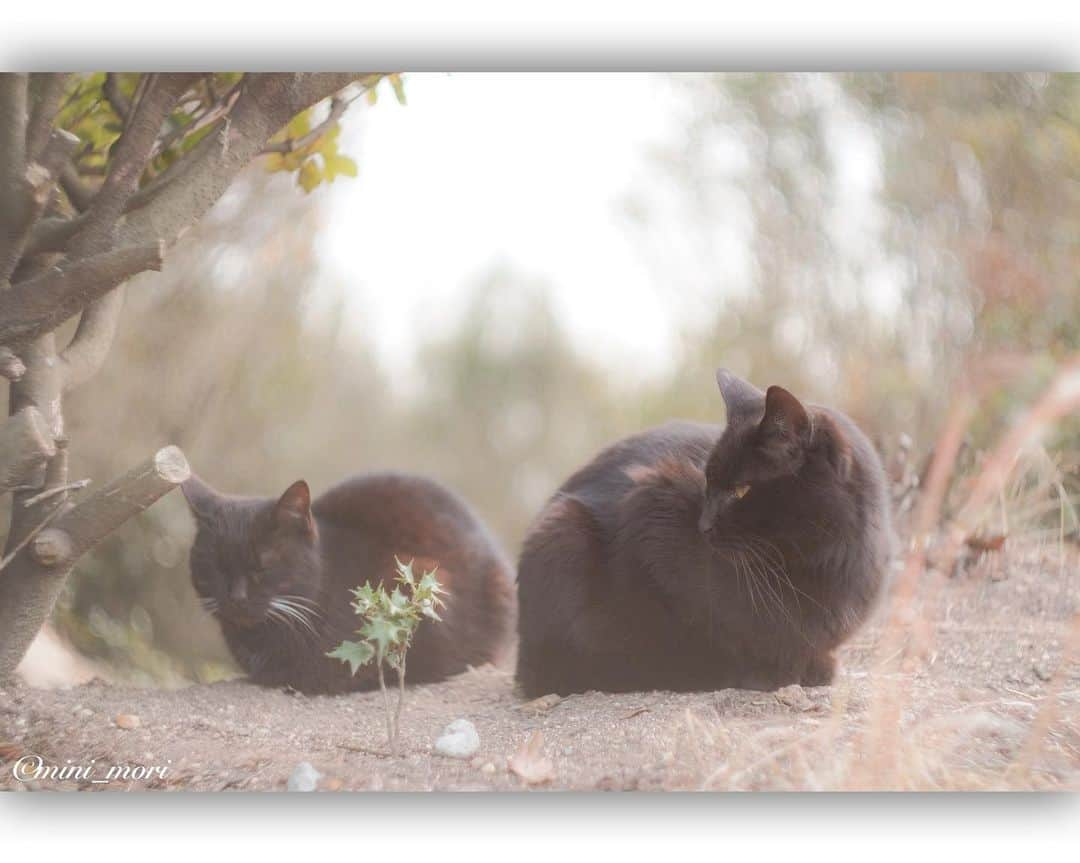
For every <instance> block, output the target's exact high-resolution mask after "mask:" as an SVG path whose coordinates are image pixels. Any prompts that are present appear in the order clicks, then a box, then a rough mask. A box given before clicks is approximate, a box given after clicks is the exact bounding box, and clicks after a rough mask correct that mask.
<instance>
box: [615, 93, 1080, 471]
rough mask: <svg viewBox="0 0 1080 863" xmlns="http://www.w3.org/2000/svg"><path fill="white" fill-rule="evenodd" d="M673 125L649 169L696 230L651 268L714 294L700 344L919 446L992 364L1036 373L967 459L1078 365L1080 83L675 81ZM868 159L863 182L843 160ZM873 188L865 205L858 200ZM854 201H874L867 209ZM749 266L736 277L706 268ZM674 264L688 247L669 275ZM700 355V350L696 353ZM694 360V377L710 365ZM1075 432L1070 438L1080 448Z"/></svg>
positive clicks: (979, 431) (650, 223) (995, 413)
mask: <svg viewBox="0 0 1080 863" xmlns="http://www.w3.org/2000/svg"><path fill="white" fill-rule="evenodd" d="M676 83H677V86H678V88H679V89H680V90H681V92H682V95H684V96H685V97H686V101H687V105H688V108H687V110H686V115H687V120H686V123H685V128H684V129H683V130H682V132H681V134H680V135H679V137H678V138H676V139H675V140H674V141H672V142H671V144H670V146H669V147H668V148H667V149H666V150H664V151H662V152H660V153H659V154H658V156H657V159H658V161H659V162H660V163H661V164H662V165H664V166H665V167H666V169H667V173H668V176H669V177H670V179H671V181H672V183H673V184H674V186H675V187H676V188H677V189H678V190H679V191H677V192H676V193H675V196H676V200H677V202H678V206H679V207H680V208H681V209H680V213H681V216H682V220H681V222H680V224H684V225H687V226H689V228H690V231H691V235H690V236H689V237H686V238H683V237H680V241H681V242H680V243H679V244H675V243H670V242H668V238H669V236H670V233H671V232H660V233H659V235H660V236H662V237H663V238H664V241H665V244H666V247H665V248H663V249H661V250H657V249H655V248H653V249H651V250H650V247H649V243H648V237H649V236H650V235H655V234H657V233H658V232H657V228H658V223H657V218H658V217H656V216H654V215H653V214H654V213H655V212H657V211H658V210H659V208H658V207H656V206H655V201H652V200H649V199H647V198H646V199H644V200H642V199H636V200H635V201H634V202H633V204H634V206H633V212H634V213H635V215H637V217H638V219H639V221H640V222H641V228H640V233H641V234H642V236H643V247H644V248H645V249H646V251H647V253H650V254H653V255H655V256H657V257H658V258H659V259H660V263H658V264H657V268H658V269H660V268H663V269H664V270H665V271H666V272H671V271H673V270H678V269H679V268H680V267H681V268H682V269H683V270H686V271H687V272H690V273H691V274H692V275H691V276H689V277H685V278H684V279H683V281H684V282H685V283H687V284H695V283H696V284H702V285H704V288H703V290H704V291H705V292H706V294H707V295H708V296H709V297H710V298H711V309H712V311H711V313H706V314H705V315H703V316H702V319H703V320H705V321H706V322H707V323H705V324H704V325H701V326H699V327H697V328H696V329H695V331H694V333H692V334H689V335H688V339H689V342H688V344H690V345H691V346H696V345H698V344H701V343H702V342H704V343H707V344H710V345H713V346H714V348H713V350H711V351H710V352H709V359H708V360H707V363H708V362H712V361H714V359H715V360H716V361H723V362H724V364H726V365H730V366H732V367H733V368H736V369H738V370H739V371H741V372H744V373H746V374H747V375H748V376H749V377H750V378H752V379H754V380H756V381H758V382H763V383H769V382H774V381H784V382H785V383H786V385H788V386H790V387H791V388H792V389H794V390H795V391H796V392H800V393H805V394H806V395H807V396H808V397H810V398H814V399H818V400H820V401H827V402H830V403H835V404H838V405H839V406H841V407H843V408H844V409H845V410H847V411H849V412H850V413H851V414H852V415H853V416H855V417H856V418H857V419H858V420H859V421H860V422H861V423H862V424H863V425H864V426H866V427H867V428H868V429H869V430H870V431H871V432H873V433H875V436H876V437H877V438H878V439H879V441H882V442H883V441H884V440H885V439H886V438H888V437H893V438H895V437H896V436H897V435H898V433H899V432H900V431H904V432H906V433H908V434H910V435H912V436H913V437H914V438H915V439H916V440H917V441H919V442H920V443H921V444H922V445H923V447H924V448H925V446H927V445H929V443H930V441H931V438H932V435H933V434H934V433H935V431H936V429H937V423H938V421H939V419H940V416H941V414H942V411H943V409H944V408H945V407H946V406H947V402H948V399H949V394H950V392H952V391H953V388H954V387H955V386H963V385H966V384H965V383H964V377H963V373H964V372H965V371H966V372H969V373H970V372H974V374H976V375H977V374H978V372H979V369H980V366H981V365H982V363H983V361H984V360H985V359H987V358H990V357H999V356H1002V355H1008V356H1013V355H1015V356H1023V357H1026V358H1029V360H1030V361H1029V362H1028V364H1027V371H1026V372H1025V373H1023V374H1021V375H1020V376H1019V377H1018V378H1017V379H1016V381H1015V382H1014V384H1013V385H1012V386H1011V387H1009V388H1008V391H1007V392H1004V393H1002V394H1001V395H1000V396H999V398H998V404H997V405H996V409H995V410H992V411H990V412H988V413H987V415H986V416H985V417H984V418H983V422H982V424H981V426H979V427H977V428H976V430H975V434H976V437H977V440H976V443H983V442H985V441H986V439H987V438H988V437H989V436H991V435H992V434H993V432H994V430H995V429H996V428H1000V423H1001V422H1002V421H1003V420H1005V419H1007V417H1008V415H1009V413H1010V412H1011V411H1014V410H1016V409H1017V407H1018V406H1020V405H1022V404H1024V403H1026V402H1027V401H1028V400H1029V399H1030V397H1031V395H1033V394H1034V393H1035V392H1037V391H1038V390H1039V388H1040V387H1041V386H1043V385H1044V384H1045V383H1046V382H1047V381H1048V380H1049V378H1050V376H1051V374H1052V372H1053V369H1054V366H1055V364H1056V362H1057V361H1059V360H1061V359H1062V358H1063V357H1065V356H1067V355H1068V354H1070V353H1073V352H1075V351H1077V350H1078V349H1080V243H1078V239H1077V238H1078V237H1080V223H1078V222H1080V170H1078V168H1080V126H1078V120H1080V76H1077V75H1071V74H1064V75H1043V74H981V73H979V74H882V75H878V74H865V73H858V74H846V75H776V74H748V75H729V74H717V75H709V76H701V75H693V76H677V78H676ZM860 161H861V162H865V163H866V164H867V165H868V166H869V168H860V167H859V166H858V165H857V164H855V165H853V164H852V163H857V162H860ZM859 183H863V184H869V185H870V187H871V192H872V193H873V194H872V201H873V204H874V206H873V207H872V208H870V209H868V210H860V211H857V212H854V213H853V212H852V210H851V207H853V206H856V205H860V197H859V195H858V194H853V193H852V192H851V187H852V185H853V184H856V185H857V184H859ZM864 197H866V196H864ZM725 230H726V231H729V232H732V233H735V234H736V235H738V236H740V237H741V238H742V240H743V242H744V245H745V248H747V249H749V250H750V255H749V257H750V266H749V271H748V273H747V274H746V277H745V279H741V280H740V279H739V278H735V279H733V278H732V277H731V276H730V275H729V274H730V272H731V268H730V266H729V264H728V262H727V261H726V260H724V259H722V258H719V257H718V255H717V251H716V249H717V247H718V245H719V244H718V243H717V238H718V235H719V234H721V233H722V232H723V231H725ZM671 247H685V248H687V249H689V251H688V252H684V253H683V256H682V260H675V259H673V253H672V252H671V250H670V249H671ZM693 350H696V347H692V348H691V351H693ZM707 363H706V364H707ZM1078 432H1080V429H1078V426H1077V424H1076V423H1075V422H1072V423H1066V424H1064V425H1063V427H1062V428H1061V430H1060V435H1061V439H1062V441H1067V442H1069V443H1070V446H1068V447H1065V449H1067V450H1075V449H1076V446H1075V445H1076V443H1077V441H1078V439H1080V438H1078Z"/></svg>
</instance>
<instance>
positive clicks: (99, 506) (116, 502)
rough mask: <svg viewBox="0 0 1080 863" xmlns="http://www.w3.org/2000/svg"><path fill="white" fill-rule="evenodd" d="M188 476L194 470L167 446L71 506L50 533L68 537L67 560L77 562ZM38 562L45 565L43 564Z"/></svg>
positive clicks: (176, 448)
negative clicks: (68, 551) (68, 549)
mask: <svg viewBox="0 0 1080 863" xmlns="http://www.w3.org/2000/svg"><path fill="white" fill-rule="evenodd" d="M189 476H191V468H189V467H188V463H187V459H186V458H184V454H183V453H182V452H181V451H180V449H179V448H178V447H175V446H168V447H165V449H162V450H158V451H157V452H156V453H155V454H154V455H153V456H152V457H151V458H149V459H147V460H146V461H144V462H143V463H142V464H140V465H139V466H138V467H134V468H132V469H131V470H129V471H128V472H127V473H126V474H124V475H123V476H120V477H117V478H116V479H114V480H113V481H112V482H110V483H109V484H108V485H106V486H104V487H103V488H101V489H99V490H98V491H97V492H95V493H94V494H92V495H90V496H89V497H87V498H86V499H85V500H84V501H82V502H81V503H80V504H78V505H77V506H74V507H72V508H71V509H70V510H69V511H68V512H66V513H64V514H63V515H62V516H60V518H58V519H57V520H56V521H54V522H53V523H52V525H51V527H50V528H49V532H61V533H64V534H66V535H67V537H68V538H69V540H70V553H69V555H68V561H69V562H70V563H74V562H75V561H76V560H78V559H79V558H80V557H82V555H84V554H85V553H86V552H87V551H89V550H90V549H91V548H93V547H94V546H95V545H97V544H98V543H99V542H101V540H103V539H104V538H105V537H106V536H108V535H109V534H110V533H112V532H113V531H114V530H116V528H118V527H120V525H122V524H123V523H124V522H125V521H127V520H128V519H129V518H131V517H132V516H135V515H138V514H139V513H140V512H142V511H143V510H144V509H146V508H147V507H148V506H150V504H152V503H153V502H154V501H156V500H157V499H158V498H159V497H161V496H162V495H163V494H165V493H166V492H167V491H170V490H171V489H173V488H175V487H176V486H178V485H180V483H182V482H183V481H184V480H186V479H187V478H188V477H189ZM45 532H46V531H42V533H45ZM38 539H40V535H39V536H38ZM39 562H41V563H42V564H43V565H45V564H44V562H43V561H39Z"/></svg>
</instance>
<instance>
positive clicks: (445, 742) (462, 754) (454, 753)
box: [435, 719, 480, 758]
mask: <svg viewBox="0 0 1080 863" xmlns="http://www.w3.org/2000/svg"><path fill="white" fill-rule="evenodd" d="M479 748H480V735H479V734H477V733H476V726H475V725H473V724H472V723H471V722H469V720H468V719H455V720H454V721H453V722H451V723H450V724H449V725H447V726H446V728H445V729H443V733H442V735H440V737H439V739H438V740H436V741H435V751H436V752H438V753H439V754H440V755H445V756H446V757H447V758H471V757H472V756H473V755H475V754H476V750H478V749H479Z"/></svg>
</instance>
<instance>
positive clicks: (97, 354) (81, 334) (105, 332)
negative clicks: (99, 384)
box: [59, 285, 125, 392]
mask: <svg viewBox="0 0 1080 863" xmlns="http://www.w3.org/2000/svg"><path fill="white" fill-rule="evenodd" d="M124 292H125V288H124V286H123V285H121V286H119V287H117V288H116V289H114V290H112V291H109V292H108V293H107V294H105V296H103V297H102V298H101V299H99V300H97V301H96V302H94V303H92V304H91V305H89V306H87V307H86V309H84V310H83V313H82V315H81V316H80V318H79V326H78V327H77V328H76V329H75V335H74V336H72V338H71V341H70V342H68V346H67V347H66V348H64V349H63V350H62V351H61V352H60V357H59V360H60V366H61V368H62V369H63V375H64V392H70V391H71V390H73V389H75V387H77V386H80V385H82V384H84V383H85V382H86V381H88V380H90V378H92V377H93V376H94V375H96V374H97V373H98V371H100V369H101V367H102V365H104V363H105V358H106V357H107V356H108V355H109V348H110V347H111V346H112V342H113V338H114V337H115V336H116V326H117V324H118V323H119V322H120V312H121V311H123V308H124Z"/></svg>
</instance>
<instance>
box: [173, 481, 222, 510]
mask: <svg viewBox="0 0 1080 863" xmlns="http://www.w3.org/2000/svg"><path fill="white" fill-rule="evenodd" d="M180 490H181V491H182V492H183V493H184V499H185V500H186V501H187V503H188V509H190V510H191V514H192V515H194V516H195V517H196V518H212V517H213V515H214V513H215V512H216V511H217V505H218V501H219V500H220V498H221V495H219V494H218V493H217V492H216V491H214V490H213V489H212V488H211V487H210V486H208V485H207V484H206V483H205V482H203V481H202V480H201V479H199V478H198V477H197V476H195V474H192V475H191V476H189V477H188V478H187V479H186V480H184V481H183V482H182V483H180Z"/></svg>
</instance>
